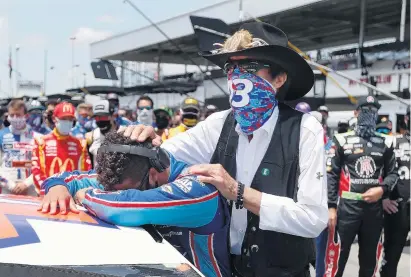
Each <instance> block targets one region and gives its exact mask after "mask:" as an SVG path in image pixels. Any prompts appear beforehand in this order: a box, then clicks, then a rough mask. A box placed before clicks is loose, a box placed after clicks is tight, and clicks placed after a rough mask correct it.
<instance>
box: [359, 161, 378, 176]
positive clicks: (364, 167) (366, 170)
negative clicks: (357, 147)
mask: <svg viewBox="0 0 411 277" xmlns="http://www.w3.org/2000/svg"><path fill="white" fill-rule="evenodd" d="M376 169H377V166H376V165H375V161H374V159H373V158H372V157H370V156H362V157H360V158H358V159H357V161H356V162H355V172H357V174H358V176H360V177H361V178H364V179H368V178H370V177H372V176H373V175H374V173H375V171H376Z"/></svg>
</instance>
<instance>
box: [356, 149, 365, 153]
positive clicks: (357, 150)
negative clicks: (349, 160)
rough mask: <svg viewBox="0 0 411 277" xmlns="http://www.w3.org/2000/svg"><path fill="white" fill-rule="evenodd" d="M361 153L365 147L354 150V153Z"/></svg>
mask: <svg viewBox="0 0 411 277" xmlns="http://www.w3.org/2000/svg"><path fill="white" fill-rule="evenodd" d="M361 153H364V149H362V148H357V149H355V150H354V154H361Z"/></svg>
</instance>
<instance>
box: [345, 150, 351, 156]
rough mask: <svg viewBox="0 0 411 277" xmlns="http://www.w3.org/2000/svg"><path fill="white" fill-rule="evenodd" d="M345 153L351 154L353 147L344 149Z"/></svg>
mask: <svg viewBox="0 0 411 277" xmlns="http://www.w3.org/2000/svg"><path fill="white" fill-rule="evenodd" d="M344 154H345V155H350V154H352V150H351V149H347V150H344Z"/></svg>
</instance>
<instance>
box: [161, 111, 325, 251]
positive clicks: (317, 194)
mask: <svg viewBox="0 0 411 277" xmlns="http://www.w3.org/2000/svg"><path fill="white" fill-rule="evenodd" d="M229 113H230V110H226V111H222V112H218V113H214V114H212V115H210V116H209V117H208V118H207V119H206V120H205V121H203V122H200V123H199V124H197V126H195V127H194V128H192V129H190V130H188V131H187V132H185V133H182V134H179V135H178V136H175V137H173V138H171V139H169V140H167V141H166V142H164V144H163V145H162V147H163V148H164V149H166V150H167V151H168V152H170V153H171V154H172V155H173V156H174V157H175V158H176V159H178V160H181V161H184V162H186V163H188V164H204V163H209V162H210V160H211V157H212V155H213V153H214V150H215V147H216V146H217V142H218V139H219V137H220V133H221V130H222V128H223V124H224V121H225V119H226V118H227V115H228V114H229ZM278 113H279V110H278V108H277V109H275V111H274V112H273V114H272V115H271V117H270V119H269V120H268V121H267V122H266V123H265V124H264V125H263V126H262V127H261V128H259V129H258V130H256V131H255V132H254V133H253V139H252V140H251V141H248V137H247V135H245V134H244V133H243V132H242V131H241V129H240V127H239V125H238V124H237V126H236V131H237V132H238V134H239V140H238V147H237V155H236V162H237V176H236V179H237V180H238V181H239V182H241V183H243V184H244V185H245V186H250V185H251V183H252V181H253V178H254V175H255V173H256V171H257V169H258V167H259V166H260V163H261V161H262V159H263V157H264V155H265V152H266V151H267V148H268V145H269V143H270V141H271V137H272V135H273V132H274V128H275V125H276V123H277V119H278ZM299 152H300V160H299V165H300V175H299V178H298V187H299V189H298V193H297V202H294V200H293V199H291V198H287V197H281V196H275V195H271V194H267V193H263V194H262V199H261V206H260V226H259V227H260V229H262V230H270V231H276V232H281V233H287V234H291V235H297V236H301V237H307V238H314V237H317V236H318V235H319V234H320V233H321V232H322V231H323V230H324V228H325V227H326V225H327V221H328V208H327V181H326V169H325V158H324V131H323V128H322V126H321V124H320V123H319V122H318V121H317V120H316V119H315V117H313V116H311V115H309V114H304V115H303V118H302V121H301V131H300V145H299ZM246 228H247V210H246V209H241V210H237V209H235V208H233V209H232V218H231V226H230V241H231V253H233V254H237V255H238V254H240V251H241V245H242V243H243V240H244V234H245V230H246Z"/></svg>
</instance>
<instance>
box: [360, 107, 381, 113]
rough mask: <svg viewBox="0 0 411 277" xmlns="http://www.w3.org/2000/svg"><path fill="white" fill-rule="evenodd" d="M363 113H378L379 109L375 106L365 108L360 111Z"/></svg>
mask: <svg viewBox="0 0 411 277" xmlns="http://www.w3.org/2000/svg"><path fill="white" fill-rule="evenodd" d="M360 110H361V111H370V112H378V109H377V108H376V107H374V106H363V107H361V109H360Z"/></svg>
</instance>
